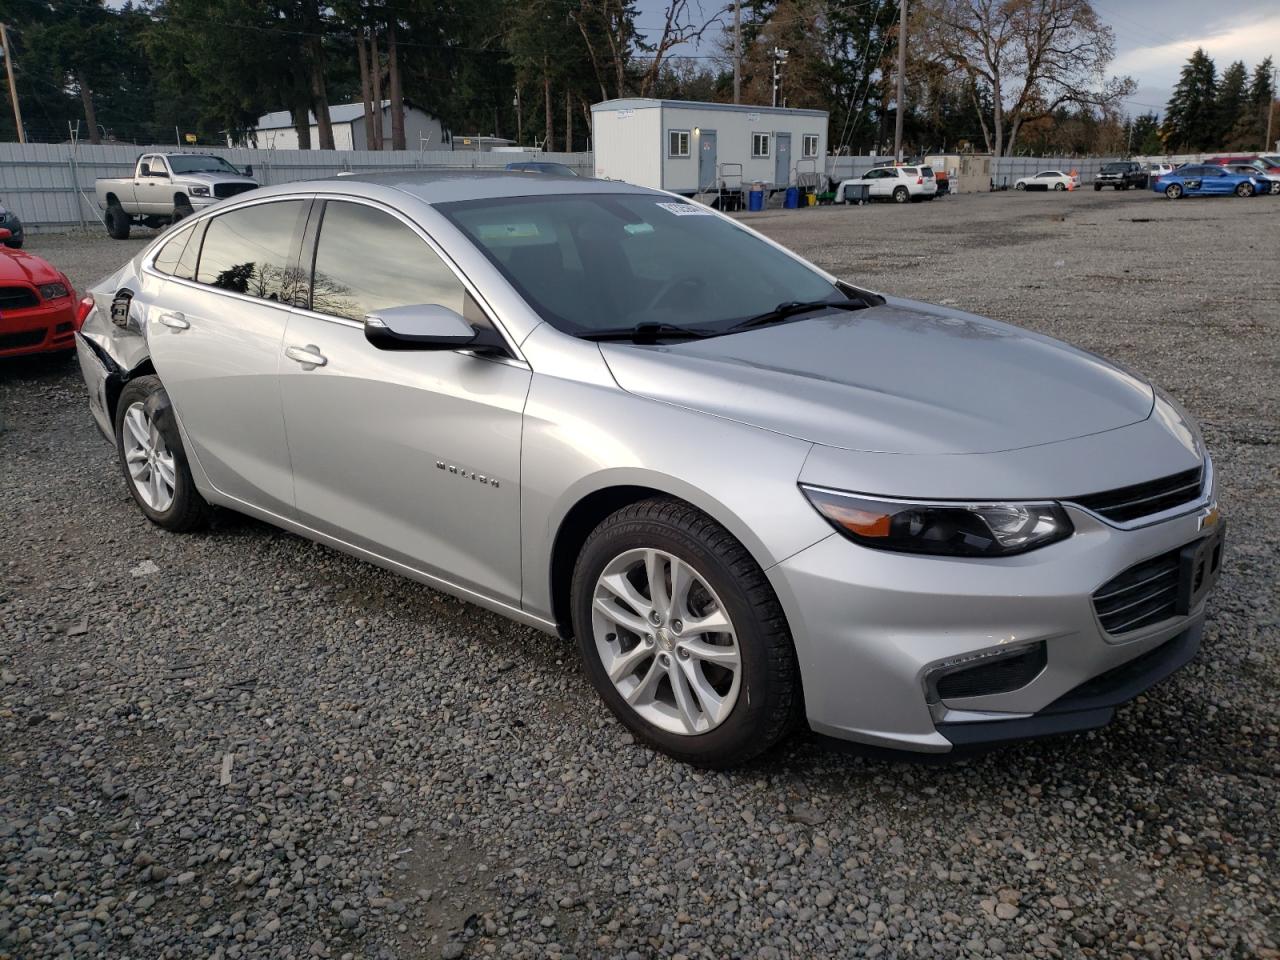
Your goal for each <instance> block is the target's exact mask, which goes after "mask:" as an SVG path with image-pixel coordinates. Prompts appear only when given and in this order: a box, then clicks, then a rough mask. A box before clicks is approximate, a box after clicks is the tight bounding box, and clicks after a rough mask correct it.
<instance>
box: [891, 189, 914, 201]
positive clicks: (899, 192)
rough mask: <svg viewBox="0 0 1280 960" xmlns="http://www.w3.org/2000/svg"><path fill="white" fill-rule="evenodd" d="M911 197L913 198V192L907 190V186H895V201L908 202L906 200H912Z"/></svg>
mask: <svg viewBox="0 0 1280 960" xmlns="http://www.w3.org/2000/svg"><path fill="white" fill-rule="evenodd" d="M910 199H911V193H910V192H909V191H908V190H907V188H906V187H894V188H893V202H894V203H906V202H907V201H908V200H910Z"/></svg>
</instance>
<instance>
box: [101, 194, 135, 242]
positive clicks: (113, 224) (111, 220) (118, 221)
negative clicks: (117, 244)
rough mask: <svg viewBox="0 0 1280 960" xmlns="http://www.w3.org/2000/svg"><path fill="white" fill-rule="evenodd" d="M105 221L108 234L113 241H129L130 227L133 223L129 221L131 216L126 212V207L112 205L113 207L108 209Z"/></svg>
mask: <svg viewBox="0 0 1280 960" xmlns="http://www.w3.org/2000/svg"><path fill="white" fill-rule="evenodd" d="M104 219H105V220H106V223H107V233H108V234H109V235H110V236H111V239H112V240H128V239H129V227H130V226H131V223H130V221H129V214H127V213H125V212H124V207H122V206H120V204H118V203H113V204H111V206H109V207H107V213H106V216H105V218H104Z"/></svg>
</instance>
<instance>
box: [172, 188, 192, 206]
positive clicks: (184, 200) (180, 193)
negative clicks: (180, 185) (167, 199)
mask: <svg viewBox="0 0 1280 960" xmlns="http://www.w3.org/2000/svg"><path fill="white" fill-rule="evenodd" d="M173 205H174V206H175V207H189V206H191V198H190V197H188V196H187V192H186V191H185V190H175V191H174V192H173Z"/></svg>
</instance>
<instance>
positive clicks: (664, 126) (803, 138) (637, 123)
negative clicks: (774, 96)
mask: <svg viewBox="0 0 1280 960" xmlns="http://www.w3.org/2000/svg"><path fill="white" fill-rule="evenodd" d="M591 126H592V142H591V146H592V150H593V151H594V153H595V172H596V176H597V177H606V178H608V179H610V180H625V181H626V182H627V183H634V184H636V185H637V186H644V187H657V188H658V189H660V190H670V191H672V192H673V193H681V194H684V195H685V196H695V195H697V194H708V193H712V192H717V191H720V190H727V191H730V192H734V193H736V192H738V191H740V190H742V189H748V190H749V189H750V188H751V184H752V183H755V182H757V181H759V182H761V183H763V184H765V186H766V189H768V190H782V189H785V188H786V187H788V186H790V185H792V184H795V183H797V182H798V181H799V182H816V181H817V178H818V175H820V174H822V173H823V168H824V158H825V157H826V155H827V112H826V111H825V110H792V109H788V108H785V107H751V106H743V105H739V104H733V103H694V102H692V101H686V100H652V99H645V98H639V97H634V98H625V99H621V100H606V101H604V102H603V103H597V104H594V105H593V106H592V107H591Z"/></svg>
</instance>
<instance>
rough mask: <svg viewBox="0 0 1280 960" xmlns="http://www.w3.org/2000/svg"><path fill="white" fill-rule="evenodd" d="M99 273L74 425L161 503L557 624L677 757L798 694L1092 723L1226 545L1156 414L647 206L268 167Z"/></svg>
mask: <svg viewBox="0 0 1280 960" xmlns="http://www.w3.org/2000/svg"><path fill="white" fill-rule="evenodd" d="M92 293H93V298H94V301H95V307H94V309H93V310H92V312H91V313H90V315H89V318H88V319H87V320H86V321H85V324H84V328H83V330H82V331H81V333H80V336H79V337H78V339H77V342H78V346H79V355H80V362H81V366H82V369H83V371H84V376H85V379H86V381H87V383H88V387H89V397H90V401H89V402H90V409H91V410H92V413H93V416H94V418H95V420H96V421H97V423H98V425H99V427H100V428H101V429H102V431H103V433H104V434H105V435H106V436H107V437H108V438H109V439H110V440H111V441H112V442H113V443H114V444H115V445H116V450H117V455H118V458H119V463H120V466H121V469H122V471H123V473H124V476H125V478H126V482H127V484H128V488H129V490H130V491H131V493H132V496H133V498H134V499H135V500H136V502H137V505H138V507H139V509H140V510H141V511H142V513H143V514H145V515H146V516H147V517H148V518H149V519H150V520H151V521H152V522H154V523H155V524H157V525H159V526H161V527H163V528H166V529H169V530H189V529H192V528H195V527H198V526H199V525H200V524H201V523H202V522H203V521H204V520H205V519H206V518H207V517H208V515H209V512H210V509H211V507H212V506H214V505H219V506H223V507H227V508H230V509H233V510H237V511H241V512H244V513H248V514H251V515H253V516H256V517H259V518H261V519H263V520H265V521H267V522H269V523H272V524H275V525H277V526H280V527H283V528H284V529H287V530H291V531H294V532H296V533H298V534H300V535H302V536H305V537H309V538H311V539H313V540H317V541H319V542H321V543H325V544H328V545H330V546H332V547H334V548H336V549H339V550H343V551H346V552H349V553H351V554H354V555H355V556H357V557H361V558H364V559H366V560H369V561H372V562H374V563H377V564H381V565H383V566H386V567H388V568H390V569H392V570H395V571H397V572H399V573H401V574H405V575H407V576H409V577H412V578H415V579H417V580H420V581H422V582H423V583H426V584H428V585H430V586H432V587H435V588H437V589H440V590H443V591H446V592H449V593H452V594H455V595H457V596H460V597H463V598H465V599H467V600H470V601H472V602H475V603H477V604H480V605H481V606H484V607H487V608H489V609H491V610H495V611H497V612H499V613H500V614H502V615H504V616H507V617H510V618H512V619H514V620H517V621H519V622H521V623H524V624H528V625H531V626H534V627H537V628H540V629H542V630H546V631H549V632H555V631H558V632H560V633H561V634H563V635H565V636H566V637H568V636H572V637H575V638H576V640H577V643H578V646H579V649H580V652H581V655H582V657H583V660H584V664H585V672H586V675H587V676H588V677H589V679H590V681H591V682H592V683H593V684H594V685H595V687H596V688H597V690H598V691H599V693H600V696H601V697H602V698H603V700H604V701H605V703H606V704H607V705H608V706H609V708H610V709H611V710H613V712H614V713H616V714H617V716H618V717H619V718H620V719H621V721H622V722H623V723H624V724H626V725H627V726H628V727H629V728H630V729H631V730H632V731H634V732H635V734H636V735H637V736H638V737H639V738H642V739H643V740H645V741H646V742H648V743H650V744H652V745H654V746H656V747H658V748H660V749H662V750H665V751H666V752H668V753H669V754H671V755H672V756H674V757H677V758H679V759H681V760H685V761H689V762H693V763H697V764H702V765H707V766H713V767H723V766H729V765H733V764H738V763H742V762H744V761H745V760H747V759H748V758H750V757H752V756H754V755H755V754H758V753H760V752H761V751H763V750H766V749H767V748H768V747H769V746H770V745H772V744H773V743H775V742H776V741H777V740H778V739H779V738H780V737H782V736H783V734H784V733H785V732H786V731H787V730H788V729H789V727H790V726H791V724H792V722H793V718H798V717H800V716H804V717H805V718H806V719H807V722H808V725H809V726H810V727H812V728H813V729H815V730H817V731H819V732H821V733H823V734H828V735H832V736H835V737H840V738H844V739H848V740H856V741H861V742H864V743H871V744H877V745H880V746H884V747H893V748H901V749H906V750H923V751H934V752H945V751H949V750H952V749H953V748H954V747H957V746H969V745H973V744H979V743H988V742H993V741H1002V740H1007V739H1017V738H1023V737H1030V736H1037V735H1042V734H1050V733H1053V734H1058V733H1063V732H1065V731H1070V730H1075V729H1084V728H1089V727H1094V726H1097V725H1098V724H1100V723H1103V722H1105V721H1106V720H1107V719H1108V718H1109V717H1110V716H1111V715H1112V713H1113V711H1114V709H1115V708H1116V707H1117V705H1118V704H1120V703H1121V702H1123V701H1126V700H1128V699H1130V698H1132V697H1134V696H1136V695H1137V694H1138V693H1140V692H1141V691H1143V690H1144V689H1146V688H1147V687H1149V686H1150V685H1151V684H1153V683H1155V682H1157V681H1158V680H1159V679H1161V678H1162V677H1164V676H1166V675H1168V674H1169V673H1171V672H1172V671H1173V670H1175V669H1177V668H1178V667H1180V666H1182V665H1183V664H1184V663H1186V662H1187V661H1188V660H1189V659H1190V658H1191V657H1192V656H1193V655H1194V653H1195V651H1196V648H1197V646H1198V644H1199V642H1200V637H1201V631H1202V625H1203V620H1204V612H1205V597H1206V595H1207V594H1208V592H1209V590H1210V589H1211V587H1212V585H1213V583H1214V580H1215V578H1216V577H1217V574H1218V569H1219V567H1220V564H1221V556H1222V543H1223V541H1222V536H1223V529H1224V527H1223V522H1222V520H1221V519H1220V517H1219V513H1218V509H1217V506H1216V500H1215V497H1216V488H1215V481H1214V476H1213V466H1212V463H1211V461H1210V459H1209V456H1208V454H1207V453H1206V450H1205V446H1204V442H1203V440H1202V439H1201V437H1200V432H1199V429H1198V428H1197V426H1196V424H1195V422H1194V421H1193V420H1192V419H1191V418H1190V417H1189V416H1188V415H1187V414H1186V413H1185V412H1184V411H1183V410H1182V409H1181V408H1180V407H1179V406H1178V405H1177V404H1176V403H1174V402H1173V401H1172V400H1169V399H1167V398H1166V397H1165V395H1164V394H1162V393H1160V392H1158V391H1156V390H1155V389H1154V388H1153V387H1152V385H1151V384H1150V383H1148V382H1146V381H1145V380H1142V379H1140V378H1139V377H1137V376H1135V375H1133V374H1131V373H1128V372H1126V371H1124V370H1122V369H1120V368H1117V367H1114V366H1111V365H1110V364H1108V363H1106V362H1105V361H1103V360H1101V359H1100V358H1098V357H1096V356H1094V355H1093V354H1091V353H1088V352H1085V351H1082V350H1077V349H1075V348H1073V347H1069V346H1067V345H1066V344H1063V343H1059V342H1057V341H1055V340H1052V339H1050V338H1049V337H1045V336H1042V335H1040V334H1036V333H1031V332H1029V331H1026V330H1022V329H1019V328H1017V327H1014V326H1011V325H1009V324H1006V323H1001V322H997V321H994V320H987V319H983V318H982V317H978V316H974V315H973V314H968V313H963V312H961V311H958V310H954V309H949V308H946V307H939V306H932V305H929V304H924V303H918V302H914V301H911V300H904V299H900V298H897V297H886V296H882V295H880V294H877V293H873V292H871V291H869V290H866V289H864V288H862V287H859V286H857V285H855V284H853V283H849V282H846V281H843V280H840V279H838V278H836V277H834V276H831V275H830V274H828V273H826V272H824V271H822V270H821V269H819V268H818V267H816V266H814V265H812V264H810V263H808V262H807V261H805V260H803V259H801V258H800V257H799V256H797V255H795V254H793V253H791V252H790V251H788V250H786V249H785V248H784V247H782V246H780V245H779V244H777V243H775V242H773V241H771V240H769V239H768V238H766V237H764V236H762V235H760V234H758V233H756V232H755V231H753V230H751V229H750V228H749V227H748V226H746V225H744V224H742V223H738V222H736V221H734V220H733V219H731V218H729V217H726V216H724V215H722V214H719V213H717V212H715V211H713V210H710V209H709V208H707V207H705V206H703V205H701V204H697V203H692V202H689V201H685V200H682V199H680V198H676V197H673V196H672V195H670V194H666V193H661V192H658V191H654V190H648V189H644V188H641V187H635V186H631V185H628V184H625V183H621V182H617V181H600V180H587V179H571V178H568V177H530V176H525V175H516V174H512V175H509V176H502V175H498V176H494V175H493V174H480V173H470V172H461V173H460V172H457V171H449V172H447V173H428V172H421V171H419V172H414V171H406V172H404V173H402V174H399V175H397V176H395V177H386V176H383V177H369V178H363V177H346V178H342V179H336V178H335V179H331V180H327V181H310V182H307V183H303V184H283V185H279V186H273V187H267V188H264V189H262V190H260V191H258V192H256V193H255V194H253V195H250V196H246V197H240V198H236V199H235V200H232V201H230V202H229V203H227V204H222V205H220V206H218V207H215V208H213V209H211V210H207V211H204V212H203V213H201V214H197V216H196V217H194V218H193V219H192V220H191V222H189V223H185V224H180V225H179V226H178V227H177V228H176V229H174V230H170V231H168V232H167V233H166V234H164V235H162V236H161V237H159V238H158V239H157V240H156V241H154V242H153V243H151V244H150V245H148V246H147V247H146V248H145V249H144V250H143V251H142V252H141V253H140V254H139V255H138V256H137V257H135V258H134V259H133V260H131V261H130V262H129V263H127V264H125V265H124V266H123V267H121V268H120V269H119V270H118V271H116V272H115V273H113V274H112V275H111V276H109V277H107V278H106V279H105V280H103V281H102V282H100V283H98V284H96V285H95V286H94V287H93V290H92ZM1011 397H1015V398H1017V402H1010V398H1011ZM179 423H180V424H181V429H179ZM121 549H122V550H124V549H126V548H125V547H123V546H122V548H121ZM299 669H302V670H305V669H306V665H305V663H300V664H299Z"/></svg>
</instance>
